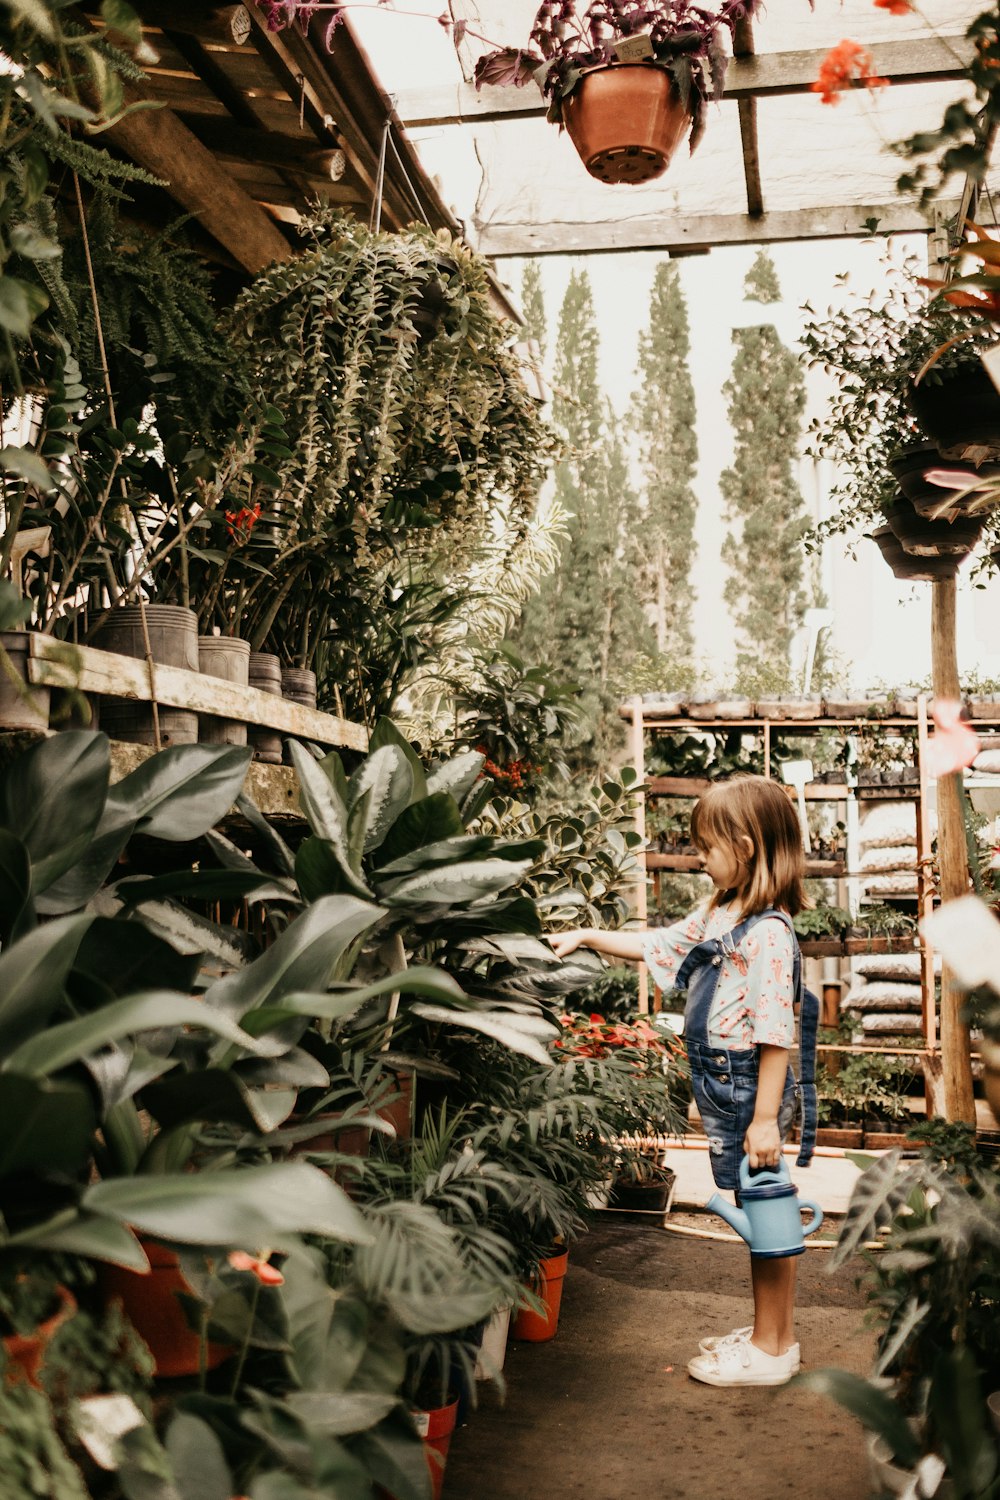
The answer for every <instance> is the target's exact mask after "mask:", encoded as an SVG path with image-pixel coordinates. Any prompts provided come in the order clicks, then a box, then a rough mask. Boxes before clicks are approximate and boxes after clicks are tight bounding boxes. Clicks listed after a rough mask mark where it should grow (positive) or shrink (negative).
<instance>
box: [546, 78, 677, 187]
mask: <svg viewBox="0 0 1000 1500" xmlns="http://www.w3.org/2000/svg"><path fill="white" fill-rule="evenodd" d="M562 122H563V124H564V125H565V127H566V130H567V132H568V134H569V138H570V140H571V141H572V142H573V145H574V146H575V147H576V149H577V151H578V153H579V156H580V160H581V161H582V162H583V164H584V166H585V167H586V169H587V171H588V172H589V173H590V175H591V177H596V178H598V179H599V181H601V182H626V183H639V182H650V181H652V179H653V178H654V177H662V175H663V173H664V172H665V171H666V170H667V167H668V166H669V165H670V160H671V157H672V156H673V154H674V152H675V151H676V150H677V147H678V146H679V145H680V143H681V141H682V140H683V139H684V136H685V135H686V134H687V132H688V130H689V129H690V127H691V116H690V113H689V112H688V110H686V109H685V108H684V106H683V104H681V101H680V95H679V94H678V92H677V86H676V84H675V83H674V81H673V79H672V78H671V76H670V74H669V73H668V72H667V71H666V69H665V68H660V67H657V66H656V65H655V64H654V63H608V64H606V65H605V66H603V67H599V68H588V69H587V70H586V71H585V72H584V74H583V76H582V77H581V79H580V82H579V83H578V84H577V86H576V88H575V89H574V90H573V92H572V93H571V94H567V95H566V98H565V99H564V100H563V103H562Z"/></svg>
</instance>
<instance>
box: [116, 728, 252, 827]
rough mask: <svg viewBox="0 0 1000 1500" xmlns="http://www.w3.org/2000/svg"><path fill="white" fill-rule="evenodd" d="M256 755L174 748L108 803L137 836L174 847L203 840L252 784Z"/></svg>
mask: <svg viewBox="0 0 1000 1500" xmlns="http://www.w3.org/2000/svg"><path fill="white" fill-rule="evenodd" d="M252 758H253V751H252V750H249V749H247V750H244V749H241V748H240V747H239V746H235V745H234V746H231V747H228V748H223V747H217V746H214V745H174V746H172V747H171V748H170V749H169V750H161V751H160V752H159V754H158V755H153V756H151V757H150V759H149V760H147V761H144V762H143V764H142V765H141V766H138V767H137V768H136V770H134V771H133V772H132V773H131V774H130V775H129V776H126V777H125V778H124V780H122V781H120V782H119V783H118V784H117V786H114V787H112V789H111V793H110V796H109V798H108V801H109V804H110V803H113V804H114V805H115V807H116V808H118V809H119V810H120V812H121V814H122V816H123V820H124V819H127V820H129V821H133V822H134V823H135V827H136V832H137V833H144V834H146V835H148V836H149V837H150V838H157V839H166V840H168V841H169V842H171V843H187V842H188V841H189V840H191V839H197V838H201V836H202V835H203V834H204V833H206V832H207V831H208V829H209V828H212V827H214V825H215V824H216V823H218V822H219V820H220V818H223V817H224V816H225V815H226V813H227V812H228V811H229V809H230V808H231V807H232V805H233V803H234V802H235V801H236V799H237V797H238V796H239V794H240V792H241V790H242V788H243V782H244V781H245V780H246V773H247V768H248V767H249V765H250V761H251V759H252Z"/></svg>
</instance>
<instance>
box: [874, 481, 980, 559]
mask: <svg viewBox="0 0 1000 1500" xmlns="http://www.w3.org/2000/svg"><path fill="white" fill-rule="evenodd" d="M882 513H883V515H884V516H885V519H886V521H887V522H888V523H889V527H890V529H891V531H892V533H893V535H894V536H895V537H896V538H897V539H898V541H899V542H900V543H901V544H902V547H903V550H904V552H906V553H908V554H909V555H910V556H911V557H957V558H963V557H966V556H968V554H969V553H970V552H971V551H972V549H973V547H975V545H976V543H977V542H978V541H979V538H980V536H981V534H982V530H983V518H982V516H973V515H959V514H957V513H956V512H951V513H949V514H947V515H942V516H938V517H931V516H928V515H922V514H921V513H920V512H919V511H917V509H916V508H915V506H914V505H913V502H912V501H911V500H908V499H907V498H906V496H905V495H904V494H902V493H901V492H900V493H898V494H896V495H895V496H894V497H893V498H892V499H891V500H889V501H887V502H885V503H884V505H883V507H882Z"/></svg>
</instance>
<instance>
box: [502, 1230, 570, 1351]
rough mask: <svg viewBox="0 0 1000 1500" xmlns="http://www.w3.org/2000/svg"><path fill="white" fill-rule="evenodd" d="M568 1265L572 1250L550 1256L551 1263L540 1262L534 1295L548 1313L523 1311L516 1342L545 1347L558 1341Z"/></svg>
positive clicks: (516, 1333)
mask: <svg viewBox="0 0 1000 1500" xmlns="http://www.w3.org/2000/svg"><path fill="white" fill-rule="evenodd" d="M568 1264H569V1251H568V1250H563V1251H562V1252H561V1253H560V1254H559V1255H552V1256H549V1257H548V1259H546V1260H543V1261H540V1262H539V1266H538V1277H537V1281H536V1282H535V1284H534V1285H533V1286H532V1291H536V1292H537V1293H538V1295H539V1296H540V1297H541V1299H542V1301H543V1302H544V1303H545V1311H544V1313H536V1312H532V1311H531V1310H530V1309H528V1308H522V1309H521V1311H520V1312H519V1313H518V1315H517V1318H516V1320H515V1323H514V1337H515V1338H516V1339H523V1340H524V1342H525V1343H529V1344H543V1343H545V1342H546V1341H547V1340H548V1339H554V1338H555V1336H556V1329H557V1328H558V1327H559V1309H560V1307H561V1305H562V1294H563V1282H564V1280H565V1279H566V1267H567V1265H568Z"/></svg>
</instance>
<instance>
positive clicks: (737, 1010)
mask: <svg viewBox="0 0 1000 1500" xmlns="http://www.w3.org/2000/svg"><path fill="white" fill-rule="evenodd" d="M741 920H742V919H741V917H740V914H739V912H738V911H737V909H736V908H735V907H734V906H731V905H727V906H717V907H715V908H714V909H709V907H708V906H707V905H705V906H700V907H698V908H697V909H696V910H695V911H693V912H692V913H691V915H690V916H687V917H685V918H684V919H683V920H682V921H680V922H675V923H674V924H673V926H671V927H657V928H652V929H650V931H649V932H647V933H646V934H645V936H644V939H643V957H644V958H645V960H646V963H647V965H648V966H649V972H650V973H651V974H652V976H653V978H654V980H655V981H656V983H657V985H658V986H659V987H660V989H661V990H671V989H673V987H674V984H675V982H676V979H677V973H678V970H679V969H680V967H681V964H682V963H683V962H684V960H685V958H687V956H688V954H689V953H690V951H691V949H692V948H693V947H695V945H696V944H698V943H700V942H703V941H704V940H705V939H706V938H717V937H722V936H723V935H724V934H725V933H727V932H731V931H732V929H733V928H734V927H735V926H737V924H738V923H739V922H740V921H741ZM794 960H795V948H794V943H793V939H792V935H791V933H790V932H789V930H788V927H787V925H786V924H785V923H784V922H782V921H781V919H780V918H779V917H764V918H763V919H762V920H761V921H760V922H757V923H755V925H754V926H753V927H751V929H750V931H749V932H748V933H747V934H746V936H745V937H744V939H743V941H742V942H741V943H740V945H739V949H738V950H737V952H736V953H735V954H733V955H729V954H727V955H726V956H725V957H724V958H723V960H722V964H721V966H720V969H719V980H718V984H717V985H716V989H715V995H714V997H713V1000H712V1006H711V1009H710V1011H709V1016H708V1041H709V1045H710V1046H712V1047H734V1048H741V1047H753V1046H755V1045H763V1046H770V1047H788V1048H791V1047H792V1046H793V1045H794V1043H795V1014H794V1010H793V1001H794V998H795V995H794V967H793V966H794Z"/></svg>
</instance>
